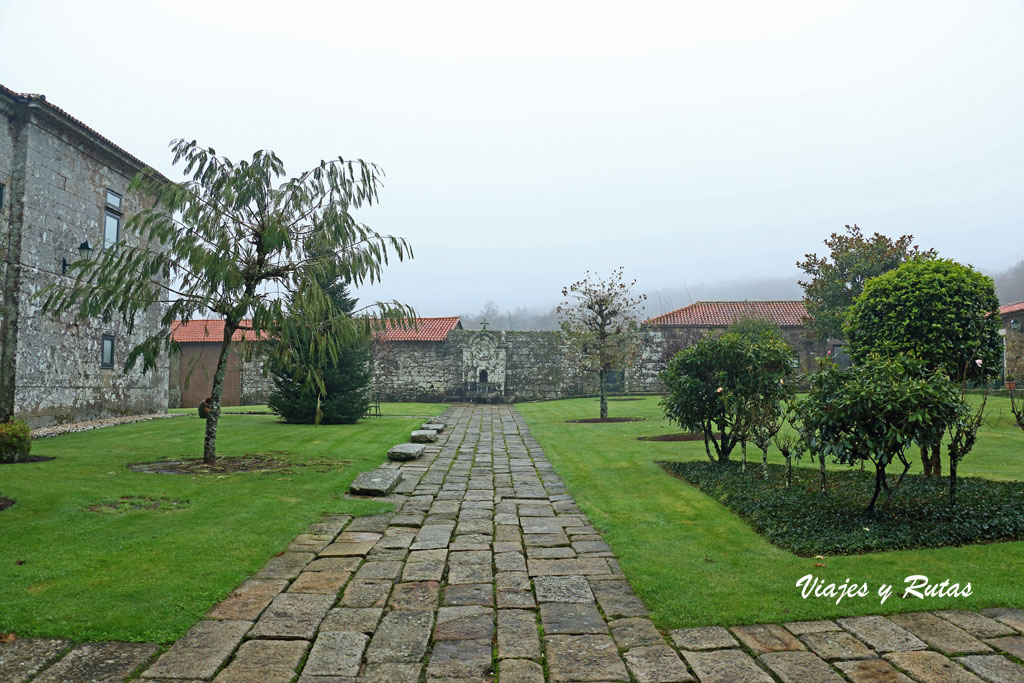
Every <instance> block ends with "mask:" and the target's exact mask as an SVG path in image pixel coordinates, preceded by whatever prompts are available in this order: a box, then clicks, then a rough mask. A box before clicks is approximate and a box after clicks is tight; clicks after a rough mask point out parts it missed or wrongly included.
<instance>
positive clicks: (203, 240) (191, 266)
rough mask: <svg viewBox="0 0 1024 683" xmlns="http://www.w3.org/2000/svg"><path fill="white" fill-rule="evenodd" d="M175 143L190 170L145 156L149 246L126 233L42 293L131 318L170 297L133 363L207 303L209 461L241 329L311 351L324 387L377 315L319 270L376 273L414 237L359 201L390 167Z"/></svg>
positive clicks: (314, 377) (294, 353) (277, 347)
mask: <svg viewBox="0 0 1024 683" xmlns="http://www.w3.org/2000/svg"><path fill="white" fill-rule="evenodd" d="M172 150H173V152H174V163H178V162H184V165H185V169H184V170H185V175H186V176H189V179H188V180H186V181H185V182H182V183H173V182H165V181H163V180H162V179H161V178H160V177H159V176H158V175H157V174H156V173H155V172H154V171H152V170H151V169H146V170H144V171H143V172H141V173H140V174H139V175H137V176H136V177H135V179H134V180H133V181H132V183H131V186H130V188H129V191H133V192H134V191H138V192H141V193H143V194H145V195H148V196H153V197H156V202H155V205H154V206H153V207H152V208H150V209H145V210H143V211H140V212H138V213H137V214H135V215H133V216H131V217H130V218H129V219H128V220H127V221H126V223H125V228H126V230H127V231H130V232H134V233H136V234H138V235H144V236H146V237H147V238H148V241H149V245H151V246H147V245H143V246H137V247H136V246H130V245H128V244H123V243H119V244H117V245H116V247H114V248H108V249H105V250H104V251H103V252H102V253H101V254H100V256H99V258H97V259H94V260H89V261H79V262H76V263H74V264H73V270H72V272H73V273H74V275H75V281H74V283H73V284H71V285H70V286H66V287H65V286H56V287H54V288H52V289H51V290H50V291H49V293H48V296H47V299H46V302H45V307H46V308H47V309H48V310H52V311H54V312H56V313H66V312H69V311H72V310H75V314H76V315H78V316H79V317H81V318H87V317H95V316H100V317H102V318H103V319H109V318H111V317H113V316H115V315H119V316H120V317H121V318H122V319H123V320H124V322H125V324H126V326H127V327H128V329H129V330H130V329H132V327H133V323H134V318H135V315H136V314H137V313H139V312H140V311H142V310H143V309H145V308H147V307H149V306H153V305H161V304H164V305H166V308H165V313H164V316H163V319H162V322H163V325H164V329H163V330H160V331H157V332H155V333H153V334H152V335H150V336H149V337H148V338H146V339H145V340H144V341H143V342H141V343H140V344H139V345H137V346H136V347H135V348H133V349H131V351H130V352H129V353H128V355H127V357H126V361H125V364H126V367H131V366H133V365H134V364H135V363H136V362H137V361H139V360H141V361H142V364H143V369H144V370H149V369H151V368H153V367H154V365H155V362H156V359H157V357H158V356H159V354H160V353H162V352H164V351H166V350H171V351H175V350H177V348H176V345H175V344H174V343H173V341H172V340H171V338H170V335H169V330H170V325H171V322H173V321H175V320H182V321H186V322H187V321H189V320H191V319H192V318H194V317H197V316H207V315H210V314H213V315H214V316H217V317H218V318H220V319H222V320H223V321H224V337H223V339H222V340H221V348H220V355H219V358H218V361H217V368H216V371H215V372H214V375H213V387H212V390H211V398H212V401H211V406H210V413H209V416H208V417H207V419H206V431H205V438H204V444H203V460H204V462H207V463H212V462H214V461H215V460H216V439H217V422H218V419H219V417H220V400H221V394H222V390H223V385H224V373H225V370H226V368H227V359H228V352H229V351H230V350H231V346H232V336H233V335H234V333H235V332H236V331H237V330H243V329H247V330H252V331H253V332H254V336H256V337H257V338H261V339H273V340H276V343H275V344H273V345H272V350H271V353H272V357H271V358H270V359H269V360H270V362H271V363H272V364H275V363H289V362H296V363H298V364H301V365H304V366H305V372H304V374H303V377H304V379H303V382H304V383H305V384H306V385H307V386H309V387H315V388H316V389H317V390H318V391H319V392H320V393H321V394H322V393H323V392H324V389H325V387H324V382H323V376H322V374H321V368H323V367H324V366H325V365H326V364H327V363H329V362H333V361H335V360H336V359H337V358H338V354H339V353H340V352H341V351H342V349H344V348H345V347H346V345H348V344H351V343H352V342H354V341H356V340H358V339H361V338H363V337H364V336H365V335H366V334H368V332H369V325H370V319H369V318H368V317H366V316H354V315H352V313H349V312H345V311H343V310H341V309H340V308H339V307H338V305H337V304H336V303H335V301H334V300H333V299H332V298H331V297H330V296H329V295H328V293H327V292H325V291H324V289H323V287H322V286H321V285H320V283H321V282H335V281H338V280H341V281H344V282H348V283H351V284H352V285H355V286H358V285H360V284H362V283H364V282H373V281H376V280H378V279H379V278H380V275H381V271H382V269H383V267H384V265H385V264H387V262H388V258H389V255H391V254H394V255H395V256H397V257H398V258H399V259H402V258H405V257H406V256H410V257H411V255H412V252H411V251H410V249H409V246H408V244H407V243H406V242H405V240H403V239H401V238H398V237H392V236H388V235H381V234H378V233H377V232H375V231H373V230H371V229H370V228H368V227H367V226H365V225H363V224H361V223H358V222H357V221H356V220H355V218H354V217H353V215H352V213H351V212H352V211H353V210H354V209H358V208H359V207H361V206H364V205H370V204H373V203H374V202H375V201H376V200H377V188H378V184H379V182H380V177H381V175H382V172H381V171H380V169H379V168H378V167H377V166H376V165H374V164H368V163H365V162H363V161H358V160H356V161H346V160H344V159H341V158H338V159H335V160H332V161H321V162H320V163H319V164H318V165H317V166H316V167H315V168H313V169H311V170H309V171H306V172H305V173H303V174H301V175H299V176H297V177H294V178H291V179H287V180H285V181H284V182H282V183H280V184H279V179H281V178H282V177H283V176H284V165H283V164H282V162H281V160H280V159H279V158H278V157H277V156H276V155H275V154H274V153H273V152H271V151H259V152H256V153H255V154H253V156H252V159H251V160H248V161H241V162H238V163H235V162H232V161H231V160H229V159H227V158H224V157H218V156H217V155H216V153H215V152H214V150H212V149H206V148H202V147H199V146H198V145H197V144H196V143H195V141H192V142H187V141H184V140H177V141H175V142H173V143H172ZM372 308H373V309H374V311H375V312H376V316H377V317H378V318H393V319H402V320H404V319H407V318H409V317H412V316H413V315H414V313H413V312H412V310H411V309H409V308H408V307H406V306H402V305H401V304H398V303H397V302H392V303H378V304H375V305H374V306H373V307H372ZM243 321H244V322H243Z"/></svg>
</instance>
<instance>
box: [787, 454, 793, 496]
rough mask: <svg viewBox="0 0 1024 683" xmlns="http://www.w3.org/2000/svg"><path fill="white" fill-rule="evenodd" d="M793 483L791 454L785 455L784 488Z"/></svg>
mask: <svg viewBox="0 0 1024 683" xmlns="http://www.w3.org/2000/svg"><path fill="white" fill-rule="evenodd" d="M792 484H793V456H791V455H787V456H786V488H787V489H788V488H789V487H790V486H792Z"/></svg>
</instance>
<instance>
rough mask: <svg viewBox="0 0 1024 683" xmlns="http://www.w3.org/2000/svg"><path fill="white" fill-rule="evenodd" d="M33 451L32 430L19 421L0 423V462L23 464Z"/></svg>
mask: <svg viewBox="0 0 1024 683" xmlns="http://www.w3.org/2000/svg"><path fill="white" fill-rule="evenodd" d="M31 450H32V430H31V429H29V427H28V425H27V424H25V423H24V422H22V421H21V420H18V419H12V420H11V421H10V422H0V462H21V461H22V460H24V459H26V458H27V457H28V454H29V451H31Z"/></svg>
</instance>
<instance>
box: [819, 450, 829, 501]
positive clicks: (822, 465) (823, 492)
mask: <svg viewBox="0 0 1024 683" xmlns="http://www.w3.org/2000/svg"><path fill="white" fill-rule="evenodd" d="M818 464H819V466H820V471H821V495H823V496H827V495H828V488H826V486H825V454H824V453H819V454H818Z"/></svg>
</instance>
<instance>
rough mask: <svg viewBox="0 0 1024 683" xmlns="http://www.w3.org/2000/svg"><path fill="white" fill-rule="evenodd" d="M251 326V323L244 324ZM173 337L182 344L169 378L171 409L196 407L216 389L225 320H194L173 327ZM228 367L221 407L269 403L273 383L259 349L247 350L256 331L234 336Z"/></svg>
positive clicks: (174, 359) (176, 323) (173, 356)
mask: <svg viewBox="0 0 1024 683" xmlns="http://www.w3.org/2000/svg"><path fill="white" fill-rule="evenodd" d="M242 325H243V326H248V321H246V320H243V321H242ZM171 338H172V339H173V340H174V341H176V342H178V348H179V349H180V351H181V352H180V353H176V354H171V358H170V366H169V372H168V375H167V379H168V382H167V400H168V407H170V408H195V407H197V406H198V405H199V404H200V403H202V402H203V401H204V400H205V399H206V398H207V397H208V396H209V395H210V393H211V391H212V389H213V375H214V372H216V370H217V361H218V360H219V359H220V349H221V344H222V342H223V340H224V321H223V320H192V321H189V322H188V323H185V324H182V323H181V321H180V320H178V321H175V322H174V323H173V324H172V325H171ZM231 339H232V342H234V344H233V345H232V349H231V351H230V352H229V353H228V365H227V369H226V370H225V373H224V388H223V394H222V395H221V405H225V406H251V405H262V404H264V403H266V402H267V398H268V397H269V396H270V392H271V391H273V388H274V386H273V381H272V380H271V379H270V377H269V376H268V375H267V374H266V373H265V372H264V371H263V360H262V358H261V357H260V356H259V355H258V349H256V348H245V347H244V345H245V344H253V343H255V342H256V341H257V340H256V336H255V333H254V332H253V331H252V330H235V333H234V335H233V336H232V338H231Z"/></svg>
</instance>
